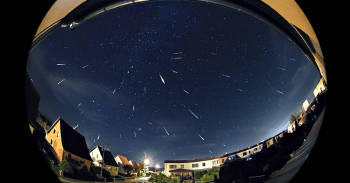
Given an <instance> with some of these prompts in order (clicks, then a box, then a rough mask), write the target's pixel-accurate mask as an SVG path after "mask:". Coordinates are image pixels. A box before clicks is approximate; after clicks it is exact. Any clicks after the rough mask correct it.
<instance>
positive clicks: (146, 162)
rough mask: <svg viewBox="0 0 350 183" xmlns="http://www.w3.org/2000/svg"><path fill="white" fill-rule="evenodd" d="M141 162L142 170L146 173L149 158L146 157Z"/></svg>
mask: <svg viewBox="0 0 350 183" xmlns="http://www.w3.org/2000/svg"><path fill="white" fill-rule="evenodd" d="M143 164H144V167H143V170H144V172H145V173H148V166H149V164H150V160H149V159H148V158H146V159H144V160H143Z"/></svg>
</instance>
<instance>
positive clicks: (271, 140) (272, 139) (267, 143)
mask: <svg viewBox="0 0 350 183" xmlns="http://www.w3.org/2000/svg"><path fill="white" fill-rule="evenodd" d="M273 144H274V138H270V139H268V140H267V141H266V147H267V148H269V147H271V146H272V145H273Z"/></svg>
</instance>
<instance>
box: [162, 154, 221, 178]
mask: <svg viewBox="0 0 350 183" xmlns="http://www.w3.org/2000/svg"><path fill="white" fill-rule="evenodd" d="M219 166H220V164H219V158H218V157H211V158H203V159H194V160H165V161H164V174H165V175H167V176H170V175H171V174H172V173H171V172H173V174H174V173H175V174H176V173H179V171H174V170H177V169H180V170H181V171H180V172H183V171H185V170H186V171H187V172H189V171H198V170H206V169H211V168H213V167H219ZM188 170H189V171H188Z"/></svg>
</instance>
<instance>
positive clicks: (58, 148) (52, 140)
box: [45, 121, 63, 162]
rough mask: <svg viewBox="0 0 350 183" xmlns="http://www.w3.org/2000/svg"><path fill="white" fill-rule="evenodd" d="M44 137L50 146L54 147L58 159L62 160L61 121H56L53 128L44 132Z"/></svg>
mask: <svg viewBox="0 0 350 183" xmlns="http://www.w3.org/2000/svg"><path fill="white" fill-rule="evenodd" d="M45 139H46V140H47V142H48V143H49V144H50V145H51V146H52V148H53V149H54V151H55V153H56V155H57V159H58V161H60V162H61V161H62V160H63V145H62V138H61V122H60V121H58V122H57V123H56V124H55V126H54V127H53V129H52V130H51V131H50V132H49V133H47V134H46V136H45Z"/></svg>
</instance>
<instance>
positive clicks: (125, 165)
mask: <svg viewBox="0 0 350 183" xmlns="http://www.w3.org/2000/svg"><path fill="white" fill-rule="evenodd" d="M114 160H115V162H116V163H117V164H118V166H119V173H121V174H128V173H130V171H131V169H132V164H131V163H130V162H129V160H128V158H126V157H125V156H122V155H120V154H118V155H116V156H115V157H114Z"/></svg>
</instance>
